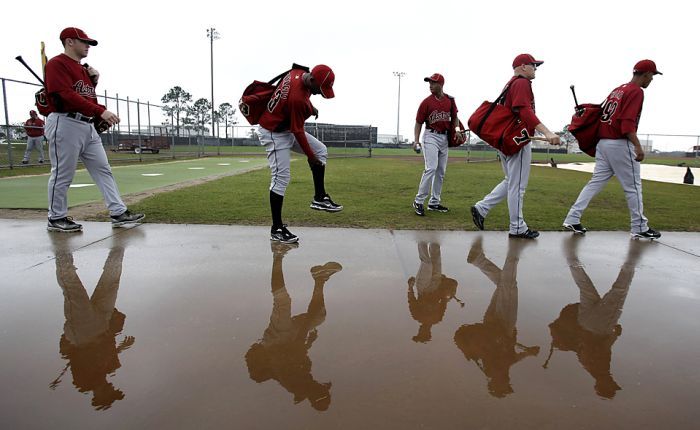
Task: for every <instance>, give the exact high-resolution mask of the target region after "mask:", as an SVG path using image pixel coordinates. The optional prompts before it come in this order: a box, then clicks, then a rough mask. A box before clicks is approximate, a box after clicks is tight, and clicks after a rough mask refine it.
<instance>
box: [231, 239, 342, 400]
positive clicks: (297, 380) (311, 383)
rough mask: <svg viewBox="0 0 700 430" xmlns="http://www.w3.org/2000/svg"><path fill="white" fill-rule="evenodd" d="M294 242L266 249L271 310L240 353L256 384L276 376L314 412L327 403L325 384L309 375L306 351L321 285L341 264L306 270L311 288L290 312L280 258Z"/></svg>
mask: <svg viewBox="0 0 700 430" xmlns="http://www.w3.org/2000/svg"><path fill="white" fill-rule="evenodd" d="M298 246H299V245H298V244H296V243H291V244H287V243H280V242H279V241H273V242H272V243H271V247H272V276H271V287H272V314H271V315H270V324H269V325H268V327H267V329H265V333H264V334H263V336H262V339H260V341H258V342H256V343H254V344H253V345H251V347H250V349H249V350H248V352H247V353H246V355H245V360H246V364H247V365H248V373H249V375H250V378H251V379H252V380H254V381H255V382H257V383H262V382H265V381H267V380H270V379H273V380H276V381H277V382H278V383H279V384H280V385H281V386H282V387H284V388H285V389H286V390H287V391H289V392H290V393H291V394H293V395H294V403H299V402H303V401H304V400H308V401H309V403H310V404H311V406H312V407H313V408H314V409H316V410H318V411H325V410H327V409H328V407H329V406H330V403H331V383H330V382H319V381H317V380H316V379H314V376H313V375H312V374H311V359H309V349H311V346H312V345H313V343H314V341H315V340H316V339H317V338H318V327H319V326H320V325H321V324H323V322H324V321H325V320H326V305H325V301H324V298H323V287H324V286H325V284H326V282H327V281H328V280H329V279H330V277H331V276H333V275H334V274H335V273H337V272H340V271H341V270H342V269H343V267H342V266H341V265H340V264H339V263H336V262H328V263H326V264H324V265H323V266H314V267H312V268H311V276H312V277H313V279H314V290H313V293H312V295H311V301H310V302H309V306H308V309H307V311H306V312H305V313H302V314H298V315H295V316H292V299H291V297H290V296H289V293H288V292H287V288H286V286H285V283H284V273H283V271H282V260H283V258H284V256H285V255H286V253H287V252H289V251H290V250H292V249H294V248H295V247H298Z"/></svg>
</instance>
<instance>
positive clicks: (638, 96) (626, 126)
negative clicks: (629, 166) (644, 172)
mask: <svg viewBox="0 0 700 430" xmlns="http://www.w3.org/2000/svg"><path fill="white" fill-rule="evenodd" d="M624 102H625V103H624V105H623V106H622V107H621V108H620V131H621V132H622V134H623V135H624V136H625V137H626V138H627V140H629V141H630V142H632V145H634V152H635V154H636V157H635V158H634V159H635V160H637V161H642V160H644V150H643V149H642V144H641V143H640V142H639V137H637V118H639V112H640V111H641V110H642V103H643V102H644V93H643V92H642V90H641V89H640V90H639V91H636V92H633V93H632V94H630V95H629V98H628V99H627V100H624Z"/></svg>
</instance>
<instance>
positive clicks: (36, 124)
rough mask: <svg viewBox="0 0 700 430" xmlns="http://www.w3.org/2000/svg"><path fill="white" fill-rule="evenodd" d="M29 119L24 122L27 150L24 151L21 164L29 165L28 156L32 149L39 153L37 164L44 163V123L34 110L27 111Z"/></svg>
mask: <svg viewBox="0 0 700 430" xmlns="http://www.w3.org/2000/svg"><path fill="white" fill-rule="evenodd" d="M29 117H30V118H29V119H28V120H26V121H25V122H24V131H25V132H26V133H27V150H26V151H24V158H22V164H27V163H29V156H30V155H31V153H32V150H33V149H36V150H37V152H39V163H43V162H44V121H43V120H42V119H41V118H39V117H38V116H37V113H36V111H35V110H30V111H29Z"/></svg>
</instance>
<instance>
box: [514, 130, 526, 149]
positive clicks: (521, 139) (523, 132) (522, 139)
mask: <svg viewBox="0 0 700 430" xmlns="http://www.w3.org/2000/svg"><path fill="white" fill-rule="evenodd" d="M529 140H530V135H529V134H528V133H527V129H526V128H524V129H522V130H520V136H514V137H513V141H514V142H515V144H516V145H522V144H523V143H526V142H528V141H529Z"/></svg>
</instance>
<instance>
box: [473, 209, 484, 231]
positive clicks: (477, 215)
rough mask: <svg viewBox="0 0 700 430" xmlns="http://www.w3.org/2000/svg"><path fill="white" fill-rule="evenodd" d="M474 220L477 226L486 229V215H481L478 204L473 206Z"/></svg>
mask: <svg viewBox="0 0 700 430" xmlns="http://www.w3.org/2000/svg"><path fill="white" fill-rule="evenodd" d="M472 221H474V225H475V226H476V228H478V229H479V230H483V229H484V217H483V216H481V214H480V213H479V209H477V208H476V206H472Z"/></svg>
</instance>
